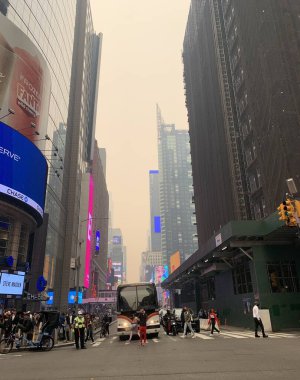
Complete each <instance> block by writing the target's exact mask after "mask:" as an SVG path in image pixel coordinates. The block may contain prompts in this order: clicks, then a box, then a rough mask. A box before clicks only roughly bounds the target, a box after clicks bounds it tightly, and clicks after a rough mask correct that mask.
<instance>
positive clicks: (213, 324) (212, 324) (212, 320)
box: [210, 318, 220, 334]
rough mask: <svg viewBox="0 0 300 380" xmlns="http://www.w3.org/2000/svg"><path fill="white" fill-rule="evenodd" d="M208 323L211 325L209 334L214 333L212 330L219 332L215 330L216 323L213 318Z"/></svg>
mask: <svg viewBox="0 0 300 380" xmlns="http://www.w3.org/2000/svg"><path fill="white" fill-rule="evenodd" d="M210 323H211V331H210V333H211V334H213V333H214V330H215V331H216V332H218V333H219V332H220V330H218V329H217V328H216V321H215V320H214V318H212V319H211V320H210Z"/></svg>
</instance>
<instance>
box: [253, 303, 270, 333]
mask: <svg viewBox="0 0 300 380" xmlns="http://www.w3.org/2000/svg"><path fill="white" fill-rule="evenodd" d="M252 312H253V319H254V324H255V338H260V335H258V333H257V330H258V327H260V329H261V332H262V334H263V337H264V338H268V335H266V333H265V328H264V324H263V323H262V320H261V317H260V314H259V302H258V301H255V302H254V306H253V309H252Z"/></svg>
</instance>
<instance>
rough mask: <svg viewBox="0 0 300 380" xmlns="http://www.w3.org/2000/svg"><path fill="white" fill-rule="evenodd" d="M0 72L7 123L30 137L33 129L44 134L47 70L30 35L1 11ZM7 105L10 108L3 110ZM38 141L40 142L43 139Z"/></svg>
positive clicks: (0, 105) (0, 99)
mask: <svg viewBox="0 0 300 380" xmlns="http://www.w3.org/2000/svg"><path fill="white" fill-rule="evenodd" d="M0 74H1V78H0V108H1V114H3V113H4V114H7V116H6V117H5V121H6V122H7V124H8V125H10V126H11V127H12V128H15V129H17V130H19V131H21V133H22V134H23V135H25V136H27V138H28V139H30V140H32V141H34V140H36V137H37V135H36V134H35V133H33V132H37V133H39V135H40V136H42V137H44V136H45V135H46V133H47V124H48V110H49V99H50V90H51V78H50V71H49V69H48V66H47V63H46V61H45V59H44V58H43V56H42V54H41V53H40V51H39V49H38V48H37V47H36V46H35V45H34V43H33V42H32V41H31V39H30V38H29V37H28V36H27V35H26V34H25V33H24V32H22V30H21V29H19V28H18V27H17V26H16V25H15V24H14V23H13V22H11V21H10V20H9V19H8V18H7V17H5V16H3V15H2V14H1V12H0ZM9 109H11V110H13V112H7V111H8V110H9ZM32 124H33V125H34V128H33V127H31V126H32ZM39 144H43V145H44V144H45V140H44V141H41V142H39ZM43 145H42V146H43ZM39 146H41V145H39Z"/></svg>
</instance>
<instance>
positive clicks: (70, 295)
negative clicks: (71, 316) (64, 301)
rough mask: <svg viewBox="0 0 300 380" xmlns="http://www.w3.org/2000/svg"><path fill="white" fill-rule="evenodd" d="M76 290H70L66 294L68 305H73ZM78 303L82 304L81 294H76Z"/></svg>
mask: <svg viewBox="0 0 300 380" xmlns="http://www.w3.org/2000/svg"><path fill="white" fill-rule="evenodd" d="M75 297H76V290H70V291H69V294H68V303H69V304H73V303H75ZM78 303H79V304H80V303H82V292H78Z"/></svg>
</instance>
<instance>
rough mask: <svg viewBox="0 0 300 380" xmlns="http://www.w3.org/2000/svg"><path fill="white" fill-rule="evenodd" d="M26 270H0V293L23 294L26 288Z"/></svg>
mask: <svg viewBox="0 0 300 380" xmlns="http://www.w3.org/2000/svg"><path fill="white" fill-rule="evenodd" d="M24 275H25V272H22V274H18V273H14V274H12V273H6V272H0V294H5V295H14V296H21V295H22V294H23V288H24V278H25V276H24Z"/></svg>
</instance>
